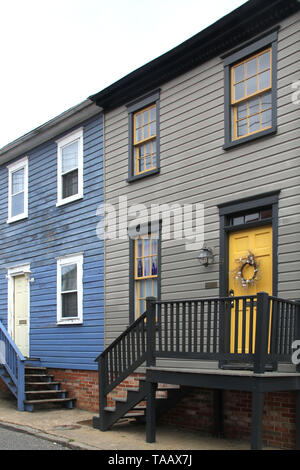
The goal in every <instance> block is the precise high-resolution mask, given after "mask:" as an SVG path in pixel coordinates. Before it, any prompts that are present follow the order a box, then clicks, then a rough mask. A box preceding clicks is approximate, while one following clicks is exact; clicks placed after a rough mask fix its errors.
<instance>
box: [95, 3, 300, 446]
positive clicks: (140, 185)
mask: <svg viewBox="0 0 300 470" xmlns="http://www.w3.org/2000/svg"><path fill="white" fill-rule="evenodd" d="M299 7H300V4H299V2H297V1H296V0H270V1H265V0H251V1H249V2H246V3H245V4H244V5H242V6H241V7H240V8H238V9H237V10H235V11H233V12H232V13H230V14H229V15H227V16H225V17H224V18H221V19H220V20H219V21H217V22H216V23H215V24H213V25H211V26H210V27H208V28H207V29H205V30H204V31H202V32H200V33H199V34H197V35H196V36H194V37H192V38H191V39H189V40H187V41H186V42H184V43H183V44H180V45H179V46H178V47H176V48H174V49H173V50H171V51H169V52H168V53H166V54H164V55H162V56H161V57H158V58H157V59H155V60H153V61H152V62H150V63H148V64H146V65H145V66H143V67H141V68H139V69H138V70H136V71H134V72H132V73H131V74H129V75H127V76H126V77H124V78H123V79H121V80H119V81H118V82H116V83H114V84H113V85H111V86H110V87H108V88H106V89H104V90H102V91H100V92H99V93H97V94H95V95H94V96H92V97H90V98H91V99H92V101H94V102H95V103H96V104H97V105H99V106H101V108H103V110H104V115H105V119H104V135H105V143H104V153H105V156H104V161H105V167H104V180H105V202H106V204H108V205H109V206H110V210H111V211H115V212H114V216H115V218H114V217H113V218H112V219H109V218H107V220H106V222H109V220H110V221H111V220H113V221H116V226H115V227H110V229H111V232H110V233H107V238H106V240H105V346H106V348H107V349H106V350H105V351H104V352H103V353H102V354H101V356H100V357H99V359H98V360H99V365H100V368H99V373H100V375H99V379H100V417H99V418H95V420H94V425H95V427H98V428H100V429H101V430H107V429H108V428H109V427H110V426H111V425H112V424H113V423H114V422H115V421H116V420H117V419H119V418H120V417H122V416H124V415H125V414H126V413H128V412H129V411H130V410H132V409H133V410H134V413H136V414H133V416H136V415H138V414H139V413H140V412H141V411H140V410H141V406H140V405H139V409H138V410H137V409H136V405H137V404H138V403H140V402H141V400H144V399H147V426H146V427H147V440H148V441H149V442H152V441H153V440H155V418H156V415H157V413H156V412H155V407H156V401H158V400H156V398H155V397H156V395H155V392H156V389H157V386H158V385H157V384H158V383H165V384H173V386H174V384H175V385H179V386H180V387H181V389H180V391H181V392H182V395H185V394H186V392H187V390H186V389H184V387H194V390H195V387H196V388H197V390H198V391H199V394H201V389H202V388H205V389H211V390H214V393H213V394H212V396H213V397H214V399H212V403H214V408H213V409H214V416H215V419H214V423H215V427H214V431H215V432H216V433H219V434H220V433H222V432H223V430H224V426H225V429H226V425H228V423H226V419H227V421H228V419H230V418H228V416H227V418H226V409H228V406H229V405H228V403H230V400H231V397H232V396H233V395H234V393H231V392H229V391H243V392H245V400H246V398H247V396H248V395H247V393H248V394H249V393H252V426H251V429H252V431H251V443H252V448H253V449H255V448H260V447H261V445H262V438H263V437H264V439H266V441H267V442H268V443H269V444H270V443H271V444H272V443H276V444H277V445H282V446H283V447H284V446H286V447H293V446H294V445H295V434H296V445H297V448H299V446H300V439H299V437H300V423H299V419H300V405H299V403H300V401H299V400H300V392H299V390H300V375H299V368H298V367H297V365H296V364H294V363H293V361H292V352H293V349H292V346H293V341H294V340H296V339H300V331H299V320H298V318H299V315H300V312H299V307H298V304H297V302H296V300H297V299H299V298H300V270H299V261H300V244H299V239H300V236H299V235H300V224H299V222H300V214H299V202H300V161H299V149H300V145H299V137H300V107H299V99H297V96H298V95H297V90H299V86H298V85H299V82H298V80H299V78H300V77H299V63H300V51H299V44H300V42H299V41H300V26H299V25H300V21H299V20H300V13H299ZM297 82H298V85H297ZM297 87H298V88H297ZM137 204H140V205H143V206H144V207H145V208H146V209H147V211H148V212H147V214H150V217H149V218H148V219H147V218H146V217H144V219H143V221H144V223H143V221H141V217H142V215H143V214H142V212H141V209H142V206H138V207H137V206H136V205H137ZM153 205H154V206H155V207H157V205H159V206H160V210H161V212H158V215H157V213H155V212H151V209H153ZM163 205H164V206H163ZM167 205H168V206H167ZM162 206H163V207H162ZM168 207H169V209H170V215H171V216H170V221H171V223H170V225H171V228H170V233H169V234H168V228H167V225H166V221H168V212H167V208H168ZM126 208H127V209H126ZM184 208H186V212H184ZM189 210H191V212H189ZM136 211H138V212H136ZM110 213H111V212H110ZM126 213H127V215H128V219H127V221H126V219H124V214H126ZM151 214H152V215H151ZM153 214H155V215H153ZM184 214H185V215H186V217H185V218H184V217H183V215H184ZM144 216H145V214H144ZM180 216H182V217H181V219H180ZM154 221H155V222H156V223H153V222H154ZM191 221H192V222H193V224H194V225H192V226H191V225H189V222H191ZM202 221H204V225H203V224H201V222H202ZM197 224H198V225H197ZM195 226H197V227H198V229H199V230H198V232H193V229H195ZM128 227H131V232H132V233H131V232H130V230H129V236H127V228H128ZM191 227H192V228H191ZM199 227H200V228H199ZM201 227H202V228H204V244H203V243H202V242H203V232H202V231H201ZM114 229H116V230H114ZM124 230H125V232H124ZM189 230H192V232H189ZM193 234H194V240H192V238H193V237H192V235H193ZM195 234H196V236H195ZM130 235H131V236H130ZM187 237H189V238H187ZM192 241H194V242H197V243H196V244H194V245H192V246H190V244H191V242H192ZM137 374H138V377H139V378H141V377H143V378H144V380H140V382H139V388H137V389H131V390H130V389H129V390H128V393H127V401H126V400H124V397H123V398H118V397H117V396H115V398H114V401H115V402H116V407H114V408H112V407H108V406H107V397H108V395H109V394H110V392H112V391H116V390H118V386H119V385H120V384H121V383H123V384H124V383H126V381H127V383H128V381H129V380H130V377H137ZM123 390H124V388H123ZM173 391H174V390H173ZM291 391H293V392H294V391H295V392H296V403H297V407H296V422H297V433H296V432H295V429H296V425H295V421H293V422H292V424H289V428H288V431H289V429H290V428H292V430H291V431H290V435H289V436H288V441H286V439H284V432H282V431H278V432H277V431H276V429H275V428H276V423H277V424H283V423H282V421H281V420H282V419H283V418H282V416H279V414H278V413H277V415H276V411H274V410H273V412H272V413H273V416H274V415H276V416H275V418H274V422H275V424H274V430H273V432H272V434H271V433H270V432H269V433H268V430H266V429H265V428H263V426H262V416H263V409H264V398H265V399H266V400H265V406H266V404H267V405H268V410H270V406H271V405H269V403H267V400H269V398H267V397H270V396H272V393H274V392H276V393H277V394H278V393H279V392H280V393H282V397H281V400H282V401H284V400H285V397H286V396H287V395H285V394H289V393H291ZM267 392H268V393H267ZM171 393H173V392H171ZM175 395H176V394H175V393H174V396H173V405H174V403H175V402H176V400H177V399H179V397H180V393H178V394H177V398H176V397H175ZM182 395H181V396H182ZM185 396H186V395H185ZM199 396H200V395H198V397H199ZM288 396H289V395H288ZM241 400H242V402H243V399H241ZM178 406H180V405H178ZM193 406H194V407H195V406H197V405H195V400H194V403H193ZM242 406H243V405H240V408H241V407H242ZM293 406H294V405H293ZM293 406H292V405H291V408H292V413H294V414H295V407H293ZM185 407H186V409H188V407H189V401H188V399H187V398H185ZM226 407H227V408H226ZM158 409H159V405H158V408H156V410H158ZM233 409H234V408H233ZM224 410H225V417H224ZM235 412H236V416H237V419H238V417H239V413H240V411H239V409H238V407H236V408H235V409H234V411H233V413H231V414H235ZM199 420H201V416H200V418H199ZM276 420H277V421H276ZM173 422H174V421H173ZM235 424H236V432H237V434H238V433H239V432H240V434H243V432H244V431H245V430H243V429H240V428H239V424H237V423H235ZM241 426H242V425H241ZM278 427H279V426H278ZM283 427H284V426H283Z"/></svg>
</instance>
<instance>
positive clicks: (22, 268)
mask: <svg viewBox="0 0 300 470" xmlns="http://www.w3.org/2000/svg"><path fill="white" fill-rule="evenodd" d="M30 274H31V271H30V264H21V265H19V266H13V267H11V268H8V269H7V276H6V277H7V279H8V290H7V293H8V295H7V307H8V312H7V326H8V333H9V334H10V336H11V337H12V338H13V337H14V336H13V335H14V317H15V311H14V310H15V309H14V305H15V302H14V294H15V283H14V278H15V277H16V276H22V275H24V276H25V277H26V279H27V283H28V351H29V350H30V349H29V348H30V341H29V331H30Z"/></svg>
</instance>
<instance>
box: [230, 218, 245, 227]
mask: <svg viewBox="0 0 300 470" xmlns="http://www.w3.org/2000/svg"><path fill="white" fill-rule="evenodd" d="M244 221H245V219H244V216H240V217H233V218H232V225H241V224H243V223H244Z"/></svg>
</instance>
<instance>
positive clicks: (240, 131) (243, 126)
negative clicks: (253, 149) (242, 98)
mask: <svg viewBox="0 0 300 470" xmlns="http://www.w3.org/2000/svg"><path fill="white" fill-rule="evenodd" d="M246 134H248V129H247V121H239V122H238V123H237V136H238V137H242V136H243V135H246Z"/></svg>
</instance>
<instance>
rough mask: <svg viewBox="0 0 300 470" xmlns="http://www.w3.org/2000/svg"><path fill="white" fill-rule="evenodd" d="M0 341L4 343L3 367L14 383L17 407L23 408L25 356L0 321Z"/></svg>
mask: <svg viewBox="0 0 300 470" xmlns="http://www.w3.org/2000/svg"><path fill="white" fill-rule="evenodd" d="M0 341H2V342H3V343H4V355H5V357H4V361H3V362H2V365H3V367H4V368H5V370H6V372H7V373H8V374H9V376H10V378H11V380H12V381H13V383H14V384H15V387H16V390H17V392H16V393H15V395H16V397H17V399H18V409H19V410H20V411H23V410H24V399H25V364H24V363H25V357H24V356H23V354H22V353H21V351H20V350H19V348H18V346H17V345H16V343H15V342H14V340H13V339H12V338H11V336H10V335H9V333H8V331H7V330H6V328H5V327H4V325H3V323H2V322H1V321H0Z"/></svg>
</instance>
